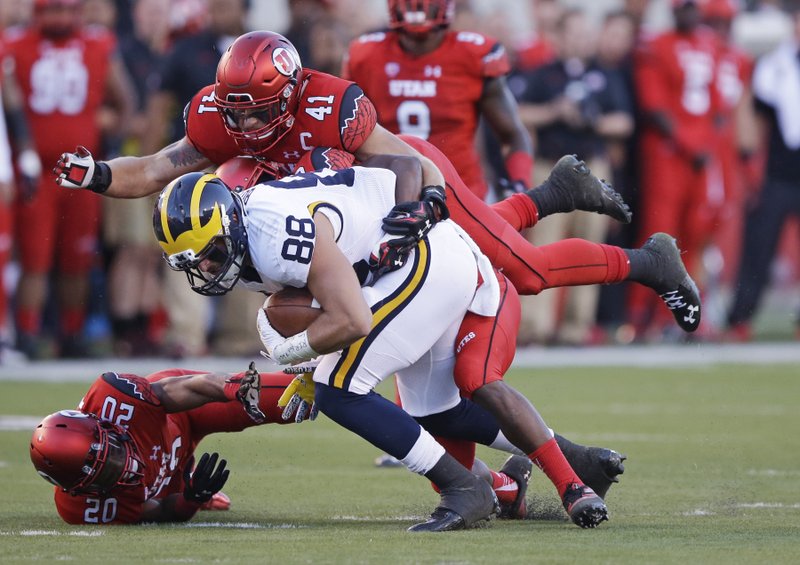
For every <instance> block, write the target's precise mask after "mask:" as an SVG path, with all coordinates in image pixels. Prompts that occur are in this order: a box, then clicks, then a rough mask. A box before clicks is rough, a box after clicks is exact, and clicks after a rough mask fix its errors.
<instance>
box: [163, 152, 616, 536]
mask: <svg viewBox="0 0 800 565" xmlns="http://www.w3.org/2000/svg"><path fill="white" fill-rule="evenodd" d="M417 167H418V169H417V170H416V171H414V170H408V174H403V175H400V176H398V177H395V174H394V173H393V172H392V171H389V170H386V169H379V168H363V167H355V168H351V169H343V170H341V171H338V172H335V171H332V170H325V171H321V172H320V173H316V174H304V175H299V176H291V177H286V178H284V179H281V180H279V181H273V182H272V183H268V184H267V185H266V187H264V188H263V189H251V190H247V191H244V192H242V193H235V192H231V191H230V190H229V189H228V188H227V187H226V186H225V185H224V183H222V182H221V181H220V180H219V178H218V177H216V176H214V175H201V174H199V173H194V174H189V175H184V176H182V177H179V178H178V179H177V180H175V181H173V182H172V183H170V185H168V186H167V187H166V188H165V189H164V191H163V192H162V194H161V196H160V197H159V201H158V203H157V205H156V211H155V213H154V228H155V232H156V236H157V239H158V240H159V243H160V244H161V246H162V249H163V250H164V252H165V259H166V260H167V262H168V263H169V265H170V266H171V267H172V268H174V269H179V270H183V271H185V272H186V274H187V276H188V279H189V282H190V284H191V286H192V288H194V289H195V290H198V291H199V292H201V293H212V292H213V293H224V292H227V291H229V290H230V289H232V288H233V287H234V285H236V284H237V282H238V281H239V280H241V281H242V282H243V284H244V286H245V287H246V288H249V289H251V290H256V291H261V292H266V293H270V292H275V291H278V290H280V289H282V288H285V287H286V286H296V287H305V286H307V287H308V289H309V291H310V292H311V293H312V295H313V296H314V297H315V298H316V300H317V301H318V302H319V304H320V307H321V314H320V316H319V317H318V318H317V319H316V320H315V321H314V322H312V323H311V325H310V326H309V327H308V329H307V330H306V331H303V332H301V333H299V334H297V335H294V336H290V337H287V338H284V337H283V336H281V335H280V334H278V333H277V332H276V331H275V330H273V329H272V327H271V326H270V325H269V322H268V321H267V319H266V316H265V315H264V314H263V310H262V311H260V313H259V316H258V318H259V324H258V325H259V333H260V335H261V338H262V342H264V344H265V346H266V348H267V351H268V353H269V354H270V356H271V357H272V358H273V359H275V360H276V361H277V362H279V363H281V364H287V365H288V364H298V363H302V362H305V361H308V360H310V359H313V358H316V357H318V356H320V355H321V360H320V363H319V365H318V366H317V368H316V370H315V371H314V381H315V382H316V394H315V400H316V403H317V404H318V406H319V409H320V410H321V411H322V412H323V413H325V414H326V415H327V416H328V417H330V418H331V419H333V420H334V421H336V422H337V423H339V424H340V425H342V426H343V427H345V428H347V429H350V430H351V431H353V432H355V433H357V434H358V435H360V436H361V437H363V438H364V439H366V440H367V441H369V442H370V443H372V444H373V445H375V446H376V447H378V448H380V449H383V450H384V451H385V452H387V453H389V454H390V455H392V456H394V457H396V458H398V459H400V460H401V461H403V462H404V463H405V464H406V466H407V467H409V469H410V470H412V471H415V472H417V473H419V474H423V475H425V476H426V477H427V478H428V479H429V480H431V482H432V483H433V484H434V485H435V486H436V487H437V488H438V490H439V492H440V493H441V502H440V505H439V507H437V509H436V510H434V512H433V513H432V515H431V518H430V519H429V520H428V521H427V522H425V523H422V524H418V525H416V526H414V527H412V531H445V530H451V529H461V528H464V527H469V526H470V525H472V524H473V523H475V522H476V521H479V520H482V519H484V518H486V517H487V516H489V515H490V514H492V513H494V512H496V509H494V508H493V506H494V503H493V501H492V500H491V499H488V498H487V497H486V492H489V493H490V494H493V493H492V491H491V489H489V490H488V491H487V490H486V488H485V486H484V485H485V483H482V482H480V481H479V482H476V477H475V476H474V475H472V474H471V473H469V472H467V471H466V469H465V468H464V467H463V466H461V465H460V464H459V463H458V462H457V461H456V460H455V459H453V458H452V457H451V456H450V455H449V454H447V453H446V452H445V450H444V448H443V447H442V446H441V445H440V444H438V443H437V442H436V441H435V440H434V438H433V437H432V436H431V435H430V434H429V433H428V432H427V431H426V430H425V429H423V428H422V427H420V425H419V424H418V423H417V422H416V421H415V420H414V419H413V418H412V417H411V416H425V415H431V414H439V413H442V412H444V411H447V410H450V409H452V408H454V407H457V406H458V405H460V404H461V403H462V399H461V397H460V394H459V390H458V388H457V387H456V386H455V383H454V382H453V379H452V370H453V363H454V356H455V351H454V349H455V347H454V339H455V336H456V332H457V331H458V328H459V326H460V325H461V322H462V320H463V317H464V315H465V314H466V313H467V312H468V311H472V312H474V313H476V314H479V315H481V316H486V317H492V316H495V315H496V313H497V311H498V307H499V305H500V304H501V296H500V288H501V285H500V284H499V283H498V280H497V278H496V276H497V275H496V274H495V272H494V270H493V269H492V267H491V264H490V263H489V262H488V260H487V259H486V257H485V256H483V255H482V254H481V253H480V252H479V250H478V249H477V247H476V246H475V245H474V243H473V242H472V241H471V240H470V239H469V238H468V237H467V236H466V234H465V233H464V232H463V231H461V230H460V229H459V228H458V227H457V226H456V225H455V224H454V223H453V222H449V221H447V220H446V219H444V218H446V208H445V207H444V206H443V204H444V203H443V198H442V197H443V194H442V192H443V191H441V192H436V191H433V194H431V192H432V191H430V190H427V189H426V190H424V191H423V193H422V196H423V199H422V201H420V202H417V203H416V204H417V205H418V206H420V207H422V208H425V209H426V211H430V210H431V209H432V211H431V214H430V215H428V220H429V221H428V222H426V225H425V226H424V227H423V228H422V229H423V232H422V233H420V234H419V239H418V243H417V247H416V248H415V249H414V250H413V251H412V255H411V257H410V258H409V259H408V260H407V261H405V262H404V263H403V264H402V265H401V266H399V267H398V268H396V269H395V270H391V271H388V272H385V273H383V274H382V276H380V277H379V278H377V279H373V281H372V283H371V284H370V285H369V286H365V287H363V288H362V287H361V282H360V281H359V279H358V277H357V276H356V271H357V270H358V269H353V265H354V264H357V263H359V262H362V261H370V260H371V257H372V256H373V255H375V254H376V252H375V250H376V249H377V250H379V251H378V252H377V254H378V255H380V253H381V251H380V250H382V248H383V245H384V244H385V241H386V234H385V233H384V231H383V229H384V228H386V229H387V231H391V224H392V222H393V221H394V220H397V221H399V222H403V221H404V220H405V218H406V216H404V215H403V214H402V213H401V214H395V212H396V211H398V210H401V211H402V210H406V209H408V208H407V207H406V204H414V203H408V202H405V203H403V204H400V205H399V206H397V207H395V206H394V204H395V201H396V194H395V188H396V186H397V190H398V192H399V193H400V194H402V193H403V192H404V190H406V189H408V188H413V187H416V186H419V177H421V175H422V171H421V166H419V164H417ZM281 189H291V190H281ZM400 200H401V201H403V199H402V198H400ZM387 215H388V217H387V218H385V219H384V216H387ZM362 293H363V294H362ZM423 328H424V331H423ZM512 329H513V328H512ZM395 373H396V374H397V376H398V385H399V388H400V390H401V397H402V400H403V407H404V408H405V411H403V410H402V409H400V408H399V407H397V406H396V405H394V404H393V403H391V402H389V401H388V400H386V399H384V398H382V397H380V396H379V395H377V394H375V393H374V391H373V389H374V387H375V386H376V385H377V384H378V383H380V382H381V381H382V380H384V379H385V378H386V377H388V376H390V375H392V374H395ZM503 384H504V383H503ZM514 400H516V401H517V402H513V403H512V402H511V400H510V399H509V397H508V396H506V397H505V398H504V401H505V402H507V406H508V407H510V408H512V411H515V417H514V418H515V422H514V424H515V425H516V426H517V427H516V428H514V429H513V431H515V432H516V431H517V429H519V428H521V427H524V428H525V432H524V433H522V434H520V436H519V438H518V437H515V438H514V440H515V443H516V444H518V447H519V448H521V449H522V450H523V451H524V452H525V453H528V454H529V457H530V458H531V459H532V460H534V461H535V462H536V463H537V464H540V465H541V466H542V468H543V469H545V472H546V473H547V474H548V476H549V477H550V478H551V480H553V482H554V484H555V485H556V487H557V489H558V491H559V494H560V495H561V497H562V500H563V502H564V506H565V508H566V509H567V511H568V513H569V515H570V517H571V518H572V520H573V521H574V522H575V523H576V524H578V525H580V526H582V527H594V526H596V525H598V524H599V523H600V522H602V521H603V520H605V519H607V510H606V507H605V504H604V503H603V501H602V499H601V498H600V497H598V496H597V495H596V494H595V493H594V492H593V491H592V490H591V489H589V488H588V487H586V486H585V485H584V484H583V483H582V481H581V480H580V479H579V478H578V476H577V475H576V474H575V472H574V471H573V470H572V468H571V467H570V466H569V464H568V463H567V461H566V459H565V458H564V456H563V454H562V452H561V450H560V449H559V448H558V445H557V444H556V442H555V440H554V439H553V437H552V434H551V432H550V430H549V429H548V428H547V427H546V425H544V422H543V421H542V420H541V417H540V416H539V414H538V413H537V412H536V410H535V409H534V408H533V406H531V405H530V404H529V403H527V400H524V398H523V397H521V396H519V395H518V393H517V397H516V398H515V399H514ZM523 403H524V404H525V405H526V407H525V406H522V405H521V404H523ZM475 408H477V407H475ZM523 412H524V413H523ZM410 415H411V416H410ZM461 416H462V417H470V418H472V419H473V420H474V419H475V418H474V413H473V414H468V413H462V415H461ZM504 424H505V422H504ZM478 426H479V427H480V425H479V423H478ZM505 429H506V427H505V426H504V431H505ZM508 429H509V430H511V429H512V428H511V427H508ZM497 435H498V436H499V435H500V434H499V433H498V434H497ZM523 435H524V438H523ZM472 439H473V440H475V439H477V438H472ZM505 441H506V444H507V445H508V446H509V447H510V446H511V444H510V442H508V440H505ZM545 444H546V445H545ZM540 448H541V449H540ZM492 499H494V497H493V496H492ZM495 503H496V502H495Z"/></svg>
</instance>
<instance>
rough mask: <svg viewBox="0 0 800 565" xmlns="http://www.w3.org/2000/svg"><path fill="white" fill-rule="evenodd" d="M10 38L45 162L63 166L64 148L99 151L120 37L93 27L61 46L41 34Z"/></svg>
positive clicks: (17, 33)
mask: <svg viewBox="0 0 800 565" xmlns="http://www.w3.org/2000/svg"><path fill="white" fill-rule="evenodd" d="M6 38H7V45H6V49H7V54H8V55H9V56H10V57H11V58H13V60H14V71H15V74H16V78H17V81H18V82H19V84H20V87H21V89H22V92H23V95H24V97H25V109H26V116H27V118H28V123H29V124H30V127H31V130H32V133H33V137H34V139H35V140H36V148H37V150H38V152H39V156H40V157H41V159H42V162H43V163H51V162H55V161H57V160H58V158H59V156H60V155H61V153H62V152H63V151H64V147H75V146H77V145H85V146H86V147H87V148H88V149H89V150H90V151H97V150H98V149H99V144H100V130H99V128H98V125H97V119H96V118H97V116H96V112H97V109H98V108H99V107H100V105H101V104H102V102H103V96H104V93H105V85H106V79H107V77H108V72H109V61H110V59H111V56H112V53H113V52H114V50H115V49H116V40H115V39H114V36H113V35H111V34H110V33H109V32H108V31H106V30H104V29H103V28H100V27H94V26H92V27H86V28H83V29H81V30H80V31H78V32H76V33H75V34H74V35H72V36H70V37H68V38H66V39H63V40H58V41H55V40H51V39H47V38H44V37H42V35H41V34H40V33H39V31H38V30H37V29H36V28H29V29H21V30H12V31H10V32H8V34H7V35H6Z"/></svg>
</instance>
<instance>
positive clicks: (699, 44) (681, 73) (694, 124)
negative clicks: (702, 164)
mask: <svg viewBox="0 0 800 565" xmlns="http://www.w3.org/2000/svg"><path fill="white" fill-rule="evenodd" d="M716 53H717V40H716V37H715V36H714V34H713V32H711V31H710V30H708V29H705V28H701V29H698V30H696V31H695V32H694V33H692V34H691V35H682V34H678V33H675V32H667V33H664V34H662V35H660V36H658V37H656V38H655V39H653V40H652V41H650V42H648V43H646V44H645V45H644V46H643V47H642V48H641V49H640V50H639V51H638V52H637V53H636V60H635V79H636V91H637V94H638V97H639V105H640V107H641V109H642V111H643V112H645V113H649V112H655V111H659V112H663V113H665V114H666V115H667V116H669V118H670V119H671V120H672V123H673V126H674V128H675V129H674V132H675V133H674V137H675V139H676V141H677V143H678V145H679V148H680V149H681V150H683V151H688V152H691V153H696V152H702V151H704V150H706V149H707V148H709V147H711V146H712V138H713V136H714V114H715V113H716V112H717V111H718V110H719V95H718V92H717V89H716V84H715V67H716V60H715V59H716Z"/></svg>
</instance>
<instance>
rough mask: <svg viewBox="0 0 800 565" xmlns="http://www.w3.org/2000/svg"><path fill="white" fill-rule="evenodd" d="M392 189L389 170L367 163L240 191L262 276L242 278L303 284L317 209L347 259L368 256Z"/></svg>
mask: <svg viewBox="0 0 800 565" xmlns="http://www.w3.org/2000/svg"><path fill="white" fill-rule="evenodd" d="M394 193H395V174H394V173H393V172H392V171H389V170H387V169H378V168H365V167H353V168H350V169H344V170H341V171H333V170H329V169H326V170H323V171H317V172H314V173H304V174H300V175H295V176H291V177H284V178H283V179H280V180H277V181H271V182H268V183H264V184H259V185H256V186H254V187H253V188H251V189H249V190H247V191H245V192H243V193H242V199H243V200H244V203H245V226H246V229H247V237H248V247H249V250H250V259H251V261H252V263H253V267H254V268H255V270H256V271H257V273H258V275H259V277H260V278H261V282H260V283H258V282H252V281H245V280H241V281H240V284H241V285H243V286H245V288H247V289H249V290H256V291H262V292H268V293H271V292H277V291H278V290H281V289H282V288H284V287H286V286H294V287H304V286H306V284H307V282H308V272H309V268H310V266H311V258H312V256H313V254H314V245H315V243H316V226H315V224H314V220H313V216H314V214H315V213H316V212H321V213H323V214H325V216H326V217H327V218H328V219H329V220H330V222H331V224H332V225H333V229H334V234H335V236H336V244H337V246H338V247H339V249H340V250H341V251H342V253H343V254H344V255H345V257H347V259H348V260H349V261H350V262H351V263H357V262H358V261H361V260H362V259H367V258H368V257H369V255H370V252H371V251H372V250H373V248H374V247H375V245H376V244H377V243H378V241H380V239H381V238H382V237H384V235H385V234H384V232H383V229H382V227H381V226H382V224H381V220H382V219H383V218H384V216H386V214H388V213H389V211H390V210H391V209H392V207H393V206H394V203H395V199H394Z"/></svg>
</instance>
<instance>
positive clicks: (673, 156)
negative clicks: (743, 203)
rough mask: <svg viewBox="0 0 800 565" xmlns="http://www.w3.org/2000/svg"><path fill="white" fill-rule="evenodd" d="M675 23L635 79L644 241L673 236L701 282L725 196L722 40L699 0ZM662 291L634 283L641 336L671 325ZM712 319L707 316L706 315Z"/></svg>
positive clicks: (685, 4) (691, 0) (676, 9)
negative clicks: (719, 155) (718, 70)
mask: <svg viewBox="0 0 800 565" xmlns="http://www.w3.org/2000/svg"><path fill="white" fill-rule="evenodd" d="M672 6H673V14H674V18H675V28H674V30H673V31H668V32H665V33H663V34H661V35H659V36H657V37H655V38H654V39H653V40H651V41H649V42H647V43H646V44H645V45H643V46H642V47H641V48H640V49H639V50H638V51H637V54H636V61H635V80H636V87H637V88H636V90H637V99H638V102H639V105H640V109H641V114H642V119H643V123H642V136H641V144H640V151H641V165H642V179H641V200H640V206H639V222H640V224H639V225H640V231H639V239H640V241H642V242H643V241H644V240H645V239H646V238H647V237H649V236H650V235H651V234H652V233H654V232H666V233H669V234H672V235H673V236H674V237H676V238H677V240H678V246H679V247H680V248H681V250H682V251H683V253H684V263H685V264H686V266H687V268H688V269H689V272H690V274H692V275H693V277H694V279H695V280H698V277H697V272H698V267H699V259H700V254H701V252H702V250H703V247H704V246H705V244H707V243H708V241H709V239H710V235H711V234H712V233H713V230H714V229H715V225H716V222H717V219H718V214H719V212H720V210H721V209H722V207H723V204H724V202H725V193H724V187H723V185H722V182H721V175H720V173H719V166H718V163H717V162H716V161H715V160H714V155H713V153H712V149H713V147H714V141H715V140H716V132H715V120H716V116H717V112H718V111H719V100H718V98H719V97H718V94H717V91H716V88H715V84H714V78H715V77H714V73H715V57H716V53H717V40H716V38H715V36H714V34H713V32H712V31H711V30H709V29H708V28H705V27H703V26H700V9H699V7H698V4H697V2H696V1H695V0H672ZM656 299H657V297H655V296H653V295H652V293H648V292H641V289H639V288H636V287H632V288H631V289H630V312H629V313H630V315H631V320H632V323H633V325H634V328H635V330H636V335H637V339H641V338H650V337H652V338H660V337H663V336H664V332H665V331H669V328H670V324H669V318H668V315H666V310H664V309H663V308H659V309H655V305H656ZM704 321H705V320H704Z"/></svg>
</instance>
